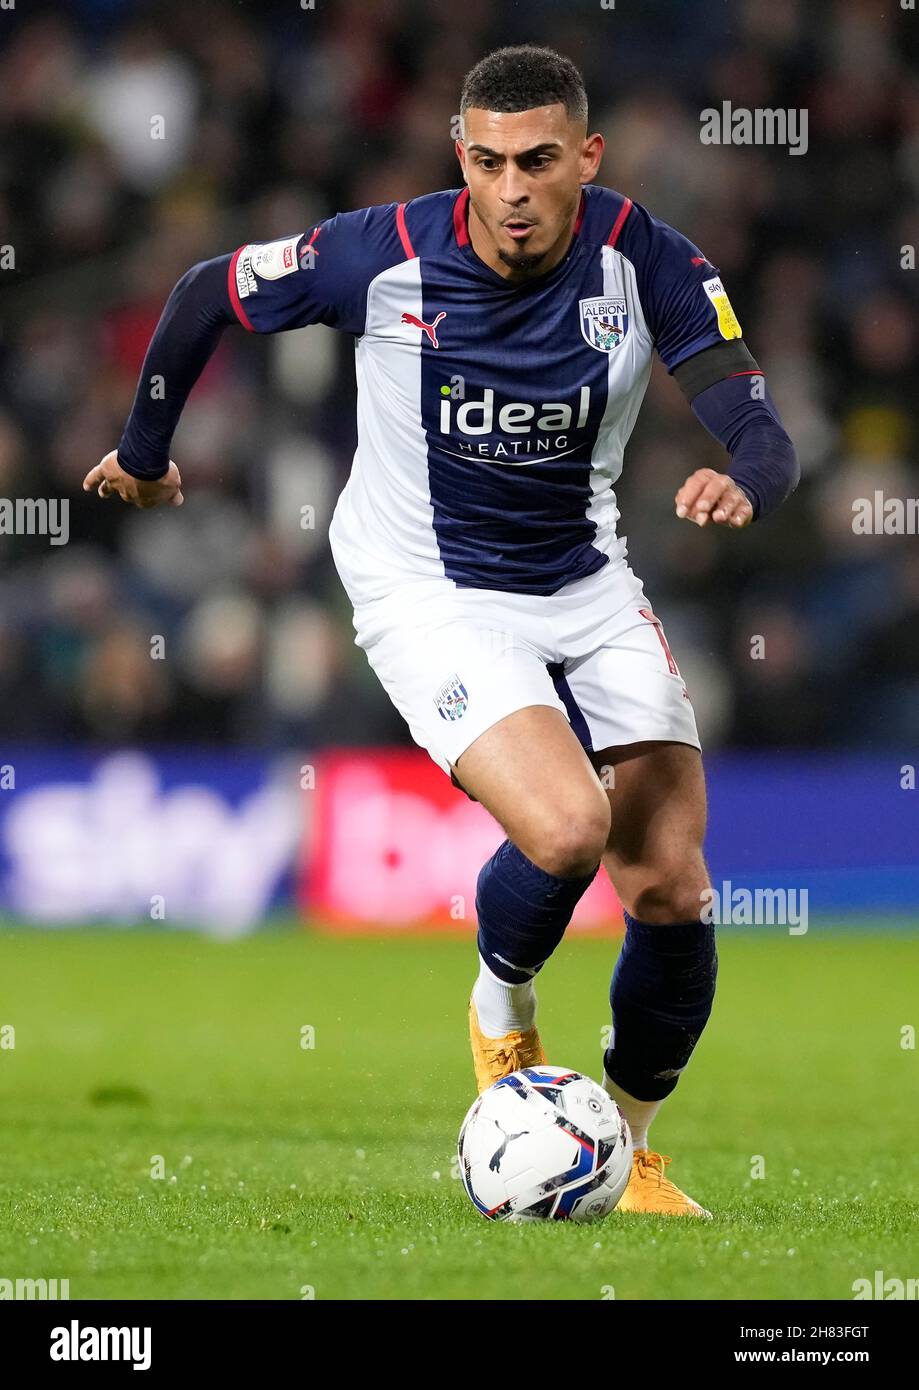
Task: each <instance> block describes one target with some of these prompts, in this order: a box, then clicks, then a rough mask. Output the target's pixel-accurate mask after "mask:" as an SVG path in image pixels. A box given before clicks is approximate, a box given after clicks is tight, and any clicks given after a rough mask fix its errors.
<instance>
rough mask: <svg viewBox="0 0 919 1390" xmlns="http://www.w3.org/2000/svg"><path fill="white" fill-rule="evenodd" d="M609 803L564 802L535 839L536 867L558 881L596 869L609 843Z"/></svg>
mask: <svg viewBox="0 0 919 1390" xmlns="http://www.w3.org/2000/svg"><path fill="white" fill-rule="evenodd" d="M609 830H610V813H609V802H608V801H607V799H606V796H605V795H602V794H601V796H600V797H599V798H598V799H597V800H596V801H594V800H592V799H591V800H586V799H585V801H583V802H579V803H578V804H577V805H575V806H568V805H566V804H565V803H563V802H560V804H559V805H558V806H556V807H553V808H552V809H551V810H550V811H549V812H548V813H547V815H546V816H545V818H544V820H543V823H542V825H541V827H540V829H539V832H538V833H537V835H536V838H535V843H534V845H533V849H532V853H531V855H530V857H531V859H532V860H533V862H534V863H536V864H538V865H539V867H540V868H541V869H545V870H546V872H547V873H550V874H554V875H555V876H556V878H580V877H582V876H583V875H585V874H589V873H590V872H591V871H592V870H593V869H595V868H596V867H597V865H598V864H599V862H600V856H601V855H602V854H603V851H604V850H605V849H606V842H607V840H608V839H609Z"/></svg>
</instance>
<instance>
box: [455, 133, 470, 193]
mask: <svg viewBox="0 0 919 1390" xmlns="http://www.w3.org/2000/svg"><path fill="white" fill-rule="evenodd" d="M453 148H454V149H455V150H456V157H457V159H458V160H459V166H460V168H461V169H462V171H463V182H464V183H468V182H469V180H468V179H467V178H466V146H465V145H464V144H463V142H462V140H456V141H455V142H454V145H453Z"/></svg>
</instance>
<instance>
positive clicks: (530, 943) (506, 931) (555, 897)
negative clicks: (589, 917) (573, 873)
mask: <svg viewBox="0 0 919 1390" xmlns="http://www.w3.org/2000/svg"><path fill="white" fill-rule="evenodd" d="M599 867H600V865H599V863H598V864H597V869H598V868H599ZM597 869H593V870H592V872H591V873H589V874H585V875H584V877H583V878H556V876H555V874H550V873H547V872H546V870H545V869H540V868H539V867H538V865H536V864H534V863H533V862H532V860H530V859H527V857H526V855H525V854H523V853H521V851H520V850H519V849H518V848H517V846H516V845H514V844H512V843H511V841H510V840H505V841H504V843H503V844H501V845H499V846H498V848H497V849H496V850H495V853H494V854H493V855H492V857H491V858H490V859H489V860H488V863H487V864H485V865H484V867H483V868H482V871H481V873H480V874H479V878H478V883H477V886H476V895H475V910H476V914H477V916H478V920H479V934H478V945H479V954H480V955H481V957H482V959H483V960H484V961H485V964H486V965H487V966H488V968H489V970H491V971H492V972H493V973H494V974H495V975H497V976H498V978H499V979H500V980H504V982H505V983H506V984H510V985H519V984H523V983H524V982H525V981H526V980H529V979H532V977H533V976H534V975H535V974H536V973H537V971H539V970H540V969H541V968H542V966H543V965H544V964H545V963H546V961H547V960H548V959H549V957H550V956H551V954H552V952H553V951H554V950H555V948H556V946H557V945H558V943H559V942H560V941H561V939H562V937H563V936H564V934H565V928H566V927H567V925H568V923H569V922H570V921H571V914H572V913H573V912H574V909H575V907H576V906H577V903H578V899H579V898H580V897H581V896H582V895H583V894H584V893H585V892H586V890H587V889H588V888H589V886H590V884H591V883H592V881H593V878H594V875H595V874H596V872H597Z"/></svg>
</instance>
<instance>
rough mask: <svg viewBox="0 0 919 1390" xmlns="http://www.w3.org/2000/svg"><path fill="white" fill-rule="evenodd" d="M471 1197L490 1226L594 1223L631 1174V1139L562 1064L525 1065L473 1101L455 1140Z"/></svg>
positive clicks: (606, 1105)
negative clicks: (551, 1065)
mask: <svg viewBox="0 0 919 1390" xmlns="http://www.w3.org/2000/svg"><path fill="white" fill-rule="evenodd" d="M459 1168H460V1176H461V1177H462V1180H463V1185H464V1187H465V1189H466V1192H467V1193H468V1195H469V1198H470V1200H471V1201H472V1202H473V1203H474V1204H475V1206H476V1207H477V1208H478V1209H479V1211H480V1212H481V1213H482V1215H483V1216H486V1217H488V1218H489V1220H491V1221H599V1220H600V1218H601V1217H604V1216H606V1215H607V1214H608V1213H609V1212H611V1211H612V1210H613V1208H614V1207H615V1205H616V1203H617V1202H618V1201H619V1198H620V1197H621V1196H622V1194H623V1192H624V1191H625V1187H626V1183H627V1182H628V1180H629V1174H630V1172H631V1169H632V1137H631V1135H630V1133H629V1127H628V1125H627V1124H626V1122H625V1119H624V1117H623V1116H622V1114H621V1113H620V1111H619V1107H618V1106H617V1105H616V1103H615V1101H614V1100H613V1099H612V1098H611V1097H610V1096H608V1095H607V1093H606V1091H604V1090H603V1089H602V1087H600V1086H598V1085H597V1083H596V1082H595V1081H592V1080H591V1079H590V1077H589V1076H583V1075H582V1074H581V1073H580V1072H577V1071H568V1070H567V1069H566V1068H565V1067H549V1066H544V1067H526V1068H524V1069H523V1070H522V1071H515V1072H513V1073H512V1074H511V1075H510V1076H505V1077H503V1078H502V1079H501V1080H500V1081H497V1082H495V1084H494V1085H493V1086H490V1087H489V1088H488V1090H487V1091H483V1092H482V1094H481V1095H480V1096H478V1097H477V1098H476V1100H475V1101H474V1102H473V1103H472V1105H471V1106H470V1108H469V1111H468V1113H467V1115H466V1118H465V1119H464V1120H463V1124H462V1128H461V1129H460V1135H459Z"/></svg>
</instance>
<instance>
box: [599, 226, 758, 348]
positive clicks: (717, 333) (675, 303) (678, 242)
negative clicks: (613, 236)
mask: <svg viewBox="0 0 919 1390" xmlns="http://www.w3.org/2000/svg"><path fill="white" fill-rule="evenodd" d="M630 224H631V225H630ZM623 230H624V231H626V232H627V239H626V238H623V239H622V240H621V241H620V242H619V245H620V247H621V249H622V250H623V252H624V254H625V255H627V256H628V257H629V259H630V260H632V262H633V264H634V265H635V272H636V279H637V283H638V294H639V298H640V300H641V306H642V309H643V311H644V315H645V319H646V321H647V323H648V327H649V328H650V330H651V335H652V337H653V339H654V345H655V347H656V348H657V351H658V353H659V355H660V358H661V360H662V362H663V363H664V366H665V367H666V368H667V370H668V372H672V371H673V370H674V368H675V367H678V366H679V365H680V363H681V362H685V361H686V359H687V358H688V357H693V356H694V355H695V354H696V353H698V352H703V351H704V350H705V349H706V348H710V347H716V346H718V345H719V344H723V343H726V342H732V341H735V340H737V341H739V340H740V339H741V338H742V331H741V327H740V324H739V322H738V320H737V315H736V314H735V313H734V310H733V308H732V307H731V301H730V300H729V298H728V296H727V291H726V290H725V288H724V285H723V283H722V280H721V276H720V275H719V273H718V270H717V268H716V267H715V266H714V265H712V263H711V262H710V261H709V260H707V259H706V258H705V256H704V255H703V254H702V252H701V251H700V250H699V248H698V246H695V245H694V244H693V242H691V241H690V240H689V238H688V237H685V236H683V234H682V233H681V232H678V231H676V230H675V229H674V228H673V227H670V226H668V225H667V223H666V222H661V221H660V220H659V218H657V217H653V216H652V215H651V213H649V212H648V210H647V209H646V208H643V207H641V206H640V204H635V206H634V208H633V210H632V214H631V216H630V217H629V218H628V220H627V222H626V226H625V228H624V229H623Z"/></svg>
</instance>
